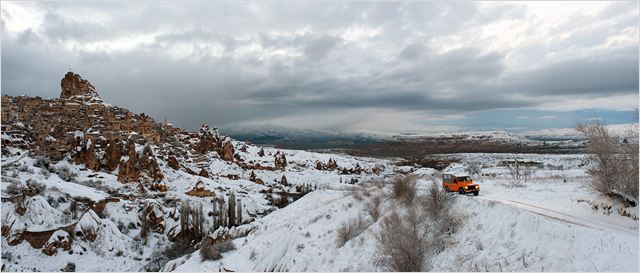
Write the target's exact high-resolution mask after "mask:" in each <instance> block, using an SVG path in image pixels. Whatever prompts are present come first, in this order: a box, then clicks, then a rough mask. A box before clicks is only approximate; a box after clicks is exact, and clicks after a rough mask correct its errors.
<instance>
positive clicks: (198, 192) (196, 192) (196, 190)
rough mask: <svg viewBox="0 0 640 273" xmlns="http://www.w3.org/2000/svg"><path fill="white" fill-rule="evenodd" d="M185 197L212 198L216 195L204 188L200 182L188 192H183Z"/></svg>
mask: <svg viewBox="0 0 640 273" xmlns="http://www.w3.org/2000/svg"><path fill="white" fill-rule="evenodd" d="M185 194H186V195H191V196H197V197H213V196H216V194H215V193H214V192H212V191H210V190H207V189H205V188H204V183H203V182H202V181H198V182H197V183H196V185H195V186H194V187H193V189H191V190H190V191H188V192H185Z"/></svg>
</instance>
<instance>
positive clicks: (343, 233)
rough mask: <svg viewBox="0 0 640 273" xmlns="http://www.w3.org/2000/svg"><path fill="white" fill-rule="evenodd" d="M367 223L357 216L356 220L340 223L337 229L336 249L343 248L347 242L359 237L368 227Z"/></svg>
mask: <svg viewBox="0 0 640 273" xmlns="http://www.w3.org/2000/svg"><path fill="white" fill-rule="evenodd" d="M368 226H369V225H368V223H367V222H366V221H365V220H364V219H362V217H360V215H358V217H356V218H352V219H349V220H348V221H346V222H344V223H342V225H340V227H339V228H338V232H337V233H338V241H337V244H338V247H342V246H344V244H346V243H347V242H348V241H349V240H351V239H353V238H355V237H356V236H358V235H360V233H362V232H363V231H364V230H365V229H367V227H368Z"/></svg>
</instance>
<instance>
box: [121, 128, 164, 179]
mask: <svg viewBox="0 0 640 273" xmlns="http://www.w3.org/2000/svg"><path fill="white" fill-rule="evenodd" d="M127 149H128V153H129V159H128V160H127V161H126V162H124V161H121V162H120V168H119V171H118V181H120V182H123V183H127V182H152V183H158V182H160V181H162V179H163V178H164V175H163V174H162V171H161V170H160V167H159V166H158V162H157V161H156V158H155V156H154V155H153V151H152V150H151V147H150V146H149V145H146V146H145V147H144V148H143V149H142V152H141V153H140V155H138V153H136V150H135V143H134V142H133V140H131V139H130V140H129V144H128V148H127Z"/></svg>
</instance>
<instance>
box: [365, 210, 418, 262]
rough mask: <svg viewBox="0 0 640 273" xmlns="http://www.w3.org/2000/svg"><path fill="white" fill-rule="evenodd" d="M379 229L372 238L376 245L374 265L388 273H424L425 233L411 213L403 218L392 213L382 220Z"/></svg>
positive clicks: (410, 211) (411, 211)
mask: <svg viewBox="0 0 640 273" xmlns="http://www.w3.org/2000/svg"><path fill="white" fill-rule="evenodd" d="M381 228H382V230H381V232H380V233H378V236H377V237H376V239H377V240H378V242H379V243H380V255H379V256H378V257H377V259H376V263H377V264H378V265H380V266H382V267H384V268H385V269H386V270H389V271H402V272H419V271H424V270H425V260H426V254H427V238H428V237H427V235H428V232H429V229H428V228H427V227H426V226H425V224H424V223H423V222H422V221H421V219H420V217H418V215H416V212H415V210H413V209H410V210H409V212H408V214H407V215H405V216H401V215H400V214H399V213H398V212H397V211H392V212H391V213H390V214H389V215H387V216H386V217H384V218H383V219H382V225H381Z"/></svg>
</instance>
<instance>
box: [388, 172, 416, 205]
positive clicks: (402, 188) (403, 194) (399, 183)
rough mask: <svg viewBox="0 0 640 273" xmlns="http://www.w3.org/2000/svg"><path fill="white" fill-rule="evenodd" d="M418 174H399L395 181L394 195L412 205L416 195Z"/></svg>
mask: <svg viewBox="0 0 640 273" xmlns="http://www.w3.org/2000/svg"><path fill="white" fill-rule="evenodd" d="M416 180H417V177H416V176H412V175H399V176H396V177H395V179H394V181H393V196H394V197H395V198H396V199H397V200H400V202H402V203H404V204H405V205H410V204H411V203H413V200H414V199H415V197H416Z"/></svg>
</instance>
